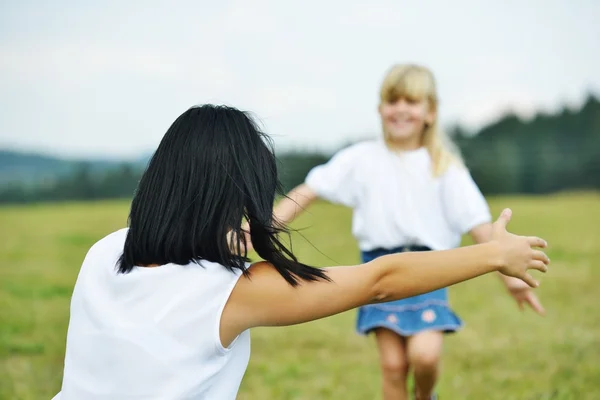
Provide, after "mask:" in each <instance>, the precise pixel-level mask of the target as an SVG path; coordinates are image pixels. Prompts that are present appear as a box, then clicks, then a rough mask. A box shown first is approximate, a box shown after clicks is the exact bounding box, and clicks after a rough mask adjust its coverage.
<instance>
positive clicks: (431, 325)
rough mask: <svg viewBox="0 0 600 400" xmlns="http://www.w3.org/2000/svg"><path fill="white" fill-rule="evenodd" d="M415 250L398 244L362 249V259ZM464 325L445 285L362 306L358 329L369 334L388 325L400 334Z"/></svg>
mask: <svg viewBox="0 0 600 400" xmlns="http://www.w3.org/2000/svg"><path fill="white" fill-rule="evenodd" d="M411 250H412V251H414V250H413V248H410V247H398V248H394V249H390V250H388V249H377V250H373V251H366V252H363V253H362V259H363V262H369V261H371V260H374V259H375V258H377V257H381V256H383V255H386V254H394V253H401V252H404V251H411ZM419 250H421V251H423V250H425V248H424V249H419ZM462 325H463V323H462V321H461V320H460V318H459V317H458V316H457V315H456V314H455V313H454V312H453V311H452V309H450V306H449V305H448V288H443V289H438V290H434V291H433V292H429V293H425V294H421V295H418V296H414V297H409V298H406V299H402V300H396V301H390V302H387V303H378V304H369V305H367V306H363V307H360V308H359V309H358V318H357V321H356V330H357V332H358V333H360V334H362V335H367V334H368V333H369V332H370V331H372V330H373V329H375V328H387V329H390V330H392V331H394V332H396V333H397V334H398V335H400V336H411V335H414V334H416V333H419V332H422V331H426V330H435V331H442V332H444V333H452V332H456V331H457V330H459V329H460V328H461V327H462Z"/></svg>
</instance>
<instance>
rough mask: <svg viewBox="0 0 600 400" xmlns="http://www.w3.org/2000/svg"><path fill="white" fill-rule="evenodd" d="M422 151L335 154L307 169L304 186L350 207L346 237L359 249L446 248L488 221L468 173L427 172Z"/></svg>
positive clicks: (357, 148)
mask: <svg viewBox="0 0 600 400" xmlns="http://www.w3.org/2000/svg"><path fill="white" fill-rule="evenodd" d="M431 168H432V164H431V158H430V157H429V152H428V151H427V149H425V148H423V147H422V148H419V149H417V150H413V151H405V152H402V153H401V154H399V153H396V152H393V151H390V150H389V149H388V148H387V146H386V145H385V143H384V142H383V140H375V141H367V142H361V143H358V144H355V145H352V146H350V147H348V148H346V149H343V150H341V151H340V152H338V153H337V154H336V155H334V156H333V157H332V159H331V160H329V162H327V163H326V164H324V165H320V166H317V167H315V168H313V169H312V170H311V171H310V172H309V174H308V176H307V177H306V184H307V185H308V187H310V188H311V189H312V190H314V191H315V192H316V193H317V195H318V196H319V197H322V198H324V199H326V200H329V201H331V202H334V203H340V204H344V205H346V206H348V207H351V208H353V210H354V214H353V221H352V233H353V234H354V236H355V237H356V239H357V240H358V243H359V246H360V248H361V250H363V251H368V250H373V249H375V248H388V249H389V248H394V247H396V246H401V245H424V246H429V247H431V248H432V249H434V250H446V249H450V248H454V247H458V246H459V245H460V240H461V236H462V234H464V233H466V232H468V231H470V230H471V229H472V228H474V227H475V226H477V225H479V224H482V223H485V222H490V221H491V216H490V211H489V208H488V205H487V203H486V201H485V198H484V197H483V195H482V194H481V192H480V191H479V189H478V188H477V185H476V184H475V182H474V181H473V179H472V178H471V175H470V174H469V171H468V170H467V169H466V168H464V167H462V166H460V165H452V166H450V168H449V169H448V170H447V171H446V172H445V173H444V174H443V175H442V176H440V177H437V178H435V177H434V176H433V174H432V169H431Z"/></svg>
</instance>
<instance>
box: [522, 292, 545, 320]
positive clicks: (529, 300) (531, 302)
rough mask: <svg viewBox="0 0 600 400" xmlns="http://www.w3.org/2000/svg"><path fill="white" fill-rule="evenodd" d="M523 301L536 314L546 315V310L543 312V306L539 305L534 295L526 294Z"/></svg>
mask: <svg viewBox="0 0 600 400" xmlns="http://www.w3.org/2000/svg"><path fill="white" fill-rule="evenodd" d="M525 301H526V302H527V304H529V306H530V307H531V308H532V309H533V311H535V312H536V313H538V314H540V315H545V314H546V310H544V306H542V303H540V301H539V300H538V298H537V296H536V295H535V294H534V293H532V292H530V293H528V294H527V298H526V299H525Z"/></svg>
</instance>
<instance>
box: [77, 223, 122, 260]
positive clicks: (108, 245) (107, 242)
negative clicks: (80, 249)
mask: <svg viewBox="0 0 600 400" xmlns="http://www.w3.org/2000/svg"><path fill="white" fill-rule="evenodd" d="M128 231H129V228H123V229H119V230H118V231H115V232H112V233H109V234H108V235H106V236H104V237H103V238H102V239H100V240H98V241H97V242H96V243H94V244H93V245H92V246H91V247H90V249H89V250H88V253H87V256H90V255H94V254H98V253H105V252H106V251H108V250H119V251H122V250H123V246H124V245H125V238H126V237H127V232H128Z"/></svg>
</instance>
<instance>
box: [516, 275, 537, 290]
mask: <svg viewBox="0 0 600 400" xmlns="http://www.w3.org/2000/svg"><path fill="white" fill-rule="evenodd" d="M521 280H522V281H523V282H525V283H526V284H528V285H529V286H531V287H533V288H535V287H538V286H539V285H540V284H539V283H538V282H537V281H536V280H535V279H533V276H531V275H529V274H525V275H523V276H522V277H521Z"/></svg>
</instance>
